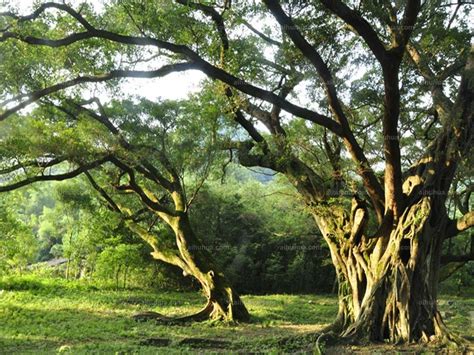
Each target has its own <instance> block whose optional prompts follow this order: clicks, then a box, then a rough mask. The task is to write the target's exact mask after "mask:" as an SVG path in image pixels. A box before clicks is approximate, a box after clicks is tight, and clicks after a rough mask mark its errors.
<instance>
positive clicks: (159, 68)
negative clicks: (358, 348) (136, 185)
mask: <svg viewBox="0 0 474 355" xmlns="http://www.w3.org/2000/svg"><path fill="white" fill-rule="evenodd" d="M470 9H471V8H470V5H469V4H465V3H464V2H461V1H459V2H449V1H441V0H433V1H421V0H406V1H384V0H380V1H342V0H314V1H299V0H290V1H278V0H263V1H261V2H260V1H233V2H232V1H229V0H222V1H220V0H219V1H198V0H195V1H188V0H176V1H171V0H169V1H151V0H150V1H147V0H121V1H109V2H106V5H105V6H104V7H101V8H94V7H93V6H91V5H87V3H82V4H74V5H68V4H66V3H61V4H57V3H43V4H41V5H39V6H38V7H37V8H36V9H34V11H33V12H32V13H30V14H18V13H17V12H15V11H14V10H9V11H5V12H4V13H2V15H1V19H0V28H1V37H0V38H1V40H0V41H1V42H2V43H1V47H0V48H1V55H2V62H1V64H0V65H1V72H2V77H1V79H0V80H1V83H2V91H1V95H2V99H3V101H4V105H3V109H2V111H1V113H0V119H1V120H5V119H7V118H8V117H9V116H12V115H18V114H19V112H20V110H22V109H23V108H25V107H27V106H28V105H30V104H32V103H36V104H37V105H50V104H52V103H54V104H58V103H60V102H62V101H64V100H67V99H68V98H69V97H71V96H78V95H83V94H84V92H85V90H84V89H85V88H90V87H91V85H93V84H94V83H104V82H106V83H117V80H120V79H122V78H156V77H161V76H164V75H167V74H169V73H172V72H183V71H188V70H199V71H201V72H203V73H204V74H205V75H206V76H207V77H208V78H209V79H211V80H210V81H208V82H207V83H206V84H205V86H203V90H205V91H206V92H207V93H208V94H207V95H205V97H206V100H205V101H203V102H202V104H201V107H202V108H203V109H204V108H205V107H206V106H214V107H217V108H219V109H220V110H221V111H222V114H223V115H225V117H227V121H226V122H227V124H228V125H230V126H232V127H234V129H236V130H239V131H242V132H243V133H242V132H241V133H239V134H236V135H235V136H234V137H237V138H241V139H240V140H238V141H237V140H228V141H227V142H226V144H224V145H223V148H227V149H230V150H234V151H236V152H238V159H239V162H240V163H241V164H243V165H247V166H262V167H266V168H270V169H273V170H275V171H278V172H280V173H282V174H284V175H285V176H287V177H288V179H289V180H290V181H291V182H292V183H293V184H294V186H295V187H296V188H297V190H298V191H299V193H300V194H301V196H302V199H303V200H304V203H305V204H306V205H307V206H308V209H309V211H310V212H311V213H312V214H313V215H314V219H315V222H316V224H317V225H318V227H319V229H320V230H321V234H322V236H323V238H324V239H325V241H326V242H327V244H328V246H329V249H330V251H331V257H332V261H333V264H334V267H335V270H336V273H337V277H338V283H339V313H338V317H337V320H336V322H335V324H334V326H333V330H334V331H335V332H337V333H338V334H340V335H342V336H344V337H347V338H349V339H367V340H370V341H382V340H385V341H391V342H411V341H427V342H428V341H450V340H453V337H452V336H451V335H450V334H449V332H448V330H447V329H446V327H445V325H444V323H443V320H442V318H441V315H440V313H439V311H438V308H437V303H436V301H437V283H438V274H439V269H440V263H441V259H442V255H441V252H442V245H443V242H444V241H445V240H446V239H449V238H454V237H456V236H458V235H462V232H463V231H464V230H467V229H468V228H469V227H471V226H472V225H473V224H474V215H473V212H469V210H466V208H465V207H466V206H467V209H469V201H467V202H468V203H467V204H466V203H464V204H463V208H462V211H464V212H465V213H464V214H463V215H459V212H458V209H456V208H451V209H448V208H447V207H446V206H447V201H448V200H449V199H450V194H449V193H450V192H451V191H454V192H456V193H457V192H460V189H462V185H463V184H466V181H468V180H469V175H468V174H469V168H470V165H469V163H470V161H469V157H470V153H471V150H472V137H473V129H474V125H473V102H474V100H473V85H474V81H473V80H474V77H473V75H474V73H473V71H474V58H473V52H472V50H471V48H470V32H469V28H468V21H467V19H468V17H469V11H470ZM197 114H198V113H197ZM244 133H245V136H244ZM471 162H472V161H471ZM453 187H455V188H453ZM470 189H472V188H470V187H469V186H468V187H467V189H466V190H470ZM466 195H469V192H466ZM469 257H470V255H468V256H458V257H457V258H458V259H464V258H465V259H468V258H469Z"/></svg>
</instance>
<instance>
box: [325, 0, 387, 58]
mask: <svg viewBox="0 0 474 355" xmlns="http://www.w3.org/2000/svg"><path fill="white" fill-rule="evenodd" d="M320 2H321V3H322V4H323V5H324V6H325V7H326V8H327V9H328V10H330V11H331V12H332V13H334V14H335V15H337V16H338V17H340V18H341V19H342V20H343V21H344V22H345V23H347V24H348V25H350V26H352V27H353V28H354V30H356V31H357V33H358V34H359V35H360V36H361V37H362V38H363V39H364V41H365V43H367V45H368V46H369V48H370V50H371V51H372V53H373V54H374V55H375V57H376V58H377V60H378V61H379V62H380V63H385V62H386V61H387V59H388V56H387V51H386V49H385V47H384V45H383V43H382V42H381V41H380V39H379V37H378V35H377V33H376V32H375V31H374V29H373V28H372V26H371V25H370V24H369V23H368V22H367V20H366V19H364V18H363V17H362V16H361V15H360V14H359V13H358V12H357V11H355V10H353V9H351V8H349V7H348V6H347V5H346V4H344V3H343V2H342V1H340V0H320Z"/></svg>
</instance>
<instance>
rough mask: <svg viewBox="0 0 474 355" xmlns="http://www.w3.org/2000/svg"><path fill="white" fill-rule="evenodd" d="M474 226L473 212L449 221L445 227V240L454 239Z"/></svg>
mask: <svg viewBox="0 0 474 355" xmlns="http://www.w3.org/2000/svg"><path fill="white" fill-rule="evenodd" d="M473 226H474V211H470V212H468V213H466V214H465V215H464V216H462V217H460V218H458V219H456V220H451V221H450V223H449V224H448V226H447V232H446V236H447V238H451V237H455V236H456V235H458V234H459V233H461V232H463V231H465V230H467V229H469V228H471V227H473Z"/></svg>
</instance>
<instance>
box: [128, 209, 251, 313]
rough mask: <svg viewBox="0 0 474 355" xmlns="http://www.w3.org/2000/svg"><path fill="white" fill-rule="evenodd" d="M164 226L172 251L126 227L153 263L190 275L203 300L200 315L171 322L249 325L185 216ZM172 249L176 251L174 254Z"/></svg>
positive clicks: (155, 238)
mask: <svg viewBox="0 0 474 355" xmlns="http://www.w3.org/2000/svg"><path fill="white" fill-rule="evenodd" d="M167 223H168V224H169V225H170V227H171V228H172V229H173V232H174V234H175V237H176V240H175V243H176V245H175V247H174V248H170V247H169V246H166V245H163V243H162V241H161V240H160V237H159V236H155V235H153V234H151V233H149V232H148V231H146V230H144V229H142V228H141V227H139V226H137V225H130V228H131V229H132V230H134V231H135V232H137V233H138V234H139V235H140V236H141V237H142V239H144V240H145V241H146V242H147V243H148V244H149V245H150V246H151V247H152V248H153V250H154V251H153V252H152V256H153V257H154V258H155V259H158V260H161V261H164V262H166V263H170V264H173V265H175V266H178V267H179V268H181V269H182V270H183V275H184V276H188V275H190V276H193V277H194V278H195V279H196V280H198V282H199V283H200V285H201V287H202V291H203V293H204V295H205V296H206V298H207V304H206V306H205V307H204V308H203V309H202V310H201V311H200V312H198V313H196V314H194V315H191V316H186V317H182V318H179V319H172V321H188V320H195V321H200V320H206V319H215V320H224V321H241V322H247V321H249V320H250V315H249V313H248V311H247V308H246V307H245V305H244V303H243V302H242V301H241V299H240V297H239V295H238V294H237V292H236V291H235V290H234V289H233V288H232V286H231V284H230V282H229V280H228V279H227V278H226V277H225V275H224V273H223V272H222V270H220V269H219V267H218V266H217V265H216V264H215V263H214V262H213V258H212V255H211V254H210V252H209V250H208V248H207V247H206V246H205V245H203V244H202V243H201V242H200V241H199V239H198V238H197V237H196V236H195V234H194V232H193V230H192V228H191V224H190V221H189V219H188V216H187V214H185V213H182V214H181V215H179V216H178V217H173V218H170V219H168V220H167ZM176 246H177V249H178V250H175V248H176ZM160 317H161V315H160ZM161 318H162V317H161Z"/></svg>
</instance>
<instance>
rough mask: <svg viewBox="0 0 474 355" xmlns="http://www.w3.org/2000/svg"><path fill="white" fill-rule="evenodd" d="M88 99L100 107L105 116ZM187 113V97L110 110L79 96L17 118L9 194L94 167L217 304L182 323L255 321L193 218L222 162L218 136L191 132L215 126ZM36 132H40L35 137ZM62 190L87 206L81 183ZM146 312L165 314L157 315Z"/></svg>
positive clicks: (127, 219) (156, 245) (111, 199)
mask: <svg viewBox="0 0 474 355" xmlns="http://www.w3.org/2000/svg"><path fill="white" fill-rule="evenodd" d="M87 104H89V105H90V104H95V105H96V106H97V107H96V109H97V110H98V112H95V111H94V110H93V109H92V108H88V107H87V106H86V105H87ZM185 110H186V107H184V108H181V109H180V108H179V104H177V103H163V104H162V105H156V104H152V103H150V102H146V101H143V102H142V103H141V105H135V104H134V103H132V102H131V101H126V102H123V103H118V102H114V103H112V104H111V107H110V113H109V112H108V111H109V109H108V108H107V107H104V106H102V104H101V103H100V102H99V101H98V100H97V99H94V100H92V101H90V102H88V103H85V104H83V105H80V104H76V103H74V102H69V103H68V104H67V105H65V106H51V107H43V108H39V109H38V110H35V111H33V112H32V113H31V114H30V115H29V116H28V117H27V118H25V119H21V120H18V121H17V120H11V121H10V122H9V127H8V128H9V129H10V130H11V132H10V133H11V135H10V136H9V137H7V138H6V139H4V141H3V142H2V143H3V146H2V148H3V149H4V151H5V152H12V153H13V154H14V156H15V161H17V162H18V163H14V164H12V163H11V159H12V158H11V157H9V156H3V161H4V163H5V164H6V165H9V164H10V167H9V168H7V169H6V170H5V175H4V176H5V177H4V182H5V183H4V186H2V187H1V188H0V191H11V190H14V189H17V188H20V187H22V186H26V185H29V184H31V183H34V182H38V181H50V180H65V179H71V178H73V177H76V176H78V175H80V174H82V173H84V174H85V175H86V176H87V178H88V179H89V181H90V183H91V186H92V187H93V188H94V189H96V190H97V191H98V192H99V194H100V196H101V197H102V198H103V199H104V201H105V202H106V204H107V206H108V207H109V208H110V210H111V211H112V212H114V213H117V214H119V215H121V217H122V218H123V219H124V223H125V225H126V226H127V228H128V229H130V230H131V231H132V232H133V233H136V234H137V235H139V236H140V237H141V238H142V239H143V240H144V241H145V242H147V243H148V244H149V245H150V246H151V247H152V249H153V252H152V256H153V257H155V258H156V259H158V260H161V261H164V262H166V263H169V264H172V265H175V266H177V267H179V268H181V269H182V270H183V275H184V276H187V275H191V276H193V277H194V278H196V279H197V280H198V281H199V283H200V285H201V287H202V289H203V292H204V294H205V296H206V297H207V299H208V303H207V305H206V306H205V308H204V309H203V310H202V311H200V312H198V313H197V314H195V315H192V316H189V317H184V318H182V319H180V320H192V319H196V320H203V319H207V318H209V317H210V318H213V319H226V320H242V321H245V320H248V318H249V314H248V312H247V310H246V308H245V306H244V305H243V303H242V302H241V301H240V298H239V296H238V294H237V293H236V292H235V291H234V290H233V289H232V287H231V285H230V283H229V281H228V279H227V278H226V277H225V276H224V274H223V273H222V271H221V270H220V269H219V268H218V265H217V264H216V263H215V262H214V261H213V259H212V256H211V254H210V253H209V252H208V251H207V250H206V249H205V248H204V247H203V245H202V243H201V241H200V240H199V239H198V238H197V236H196V235H195V234H194V231H193V229H192V226H191V223H190V221H189V217H188V208H189V206H190V205H191V203H192V201H193V200H194V197H195V196H196V193H197V191H198V189H199V188H200V186H202V184H203V182H204V180H205V178H206V176H207V171H208V169H209V165H210V164H211V163H212V154H211V153H210V152H212V151H210V150H209V148H208V146H209V144H211V143H212V140H211V141H206V137H205V136H201V137H200V139H197V140H195V141H194V140H190V134H189V133H188V132H190V130H192V134H193V136H192V137H193V139H194V138H197V137H198V134H199V130H200V131H201V132H202V133H206V134H207V132H208V131H209V130H207V129H205V126H201V127H200V126H198V122H197V121H191V120H189V119H188V118H187V117H188V116H187V114H189V113H186V111H185ZM109 114H110V116H109ZM109 117H110V118H109ZM211 123H212V122H211ZM122 130H123V132H122ZM33 132H34V133H35V137H34V138H32V139H29V137H30V136H31V134H32V133H33ZM211 133H212V130H211ZM211 138H212V136H211ZM18 140H21V141H22V144H21V145H19V144H18ZM28 141H29V142H28ZM45 142H48V143H45ZM190 151H193V155H192V156H191V155H190ZM187 154H189V155H187ZM68 165H69V167H68ZM25 167H27V169H24V168H25ZM30 168H31V169H30ZM99 168H100V169H99ZM93 169H96V170H97V169H99V176H93V175H95V174H94V173H93V172H92V171H91V170H93ZM188 169H192V170H193V171H194V173H193V176H194V177H195V178H196V179H197V181H198V184H197V187H196V189H195V190H191V191H189V190H186V188H188V189H189V188H191V187H192V186H193V184H192V182H189V183H187V184H185V182H184V180H185V174H187V173H188ZM60 194H61V196H62V198H63V201H64V203H65V204H66V205H67V203H68V202H69V201H74V203H75V204H76V205H77V204H79V203H81V201H80V200H81V198H82V197H83V195H81V193H80V192H77V189H76V190H72V191H71V190H68V189H63V190H61V191H60ZM188 194H189V195H188ZM76 211H80V210H76ZM160 221H161V222H162V223H160ZM70 227H71V230H70V233H71V234H70V236H69V238H66V239H63V244H62V247H63V251H62V252H63V254H64V255H65V256H66V257H68V259H69V260H70V259H72V255H73V253H74V254H78V253H79V252H80V251H79V250H77V247H78V245H79V243H76V240H75V239H77V237H78V236H76V237H75V235H76V234H78V233H77V232H78V231H77V226H74V225H73V224H72V223H71V224H70ZM167 229H169V230H171V233H169V232H168V231H167ZM116 248H123V246H120V245H119V246H117V247H116ZM119 254H120V255H121V256H124V255H125V254H126V253H125V252H121V253H118V250H115V253H113V255H115V257H117V258H118V257H119V256H120V255H119ZM76 259H77V260H80V259H79V258H76ZM124 263H125V264H124V265H122V264H119V265H118V266H117V270H116V271H115V273H116V275H117V276H116V278H117V285H118V274H119V271H120V268H121V267H122V266H123V267H127V263H126V260H124ZM146 317H147V318H150V317H159V318H163V317H162V316H161V315H159V314H152V313H148V314H146Z"/></svg>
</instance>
